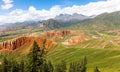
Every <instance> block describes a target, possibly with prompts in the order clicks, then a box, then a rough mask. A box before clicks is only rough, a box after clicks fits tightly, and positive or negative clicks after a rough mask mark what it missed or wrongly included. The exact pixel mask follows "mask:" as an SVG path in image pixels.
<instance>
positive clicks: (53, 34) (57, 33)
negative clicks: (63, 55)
mask: <svg viewBox="0 0 120 72" xmlns="http://www.w3.org/2000/svg"><path fill="white" fill-rule="evenodd" d="M69 34H71V31H70V30H63V31H47V32H46V33H45V36H46V37H47V38H53V40H60V39H63V36H65V35H69Z"/></svg>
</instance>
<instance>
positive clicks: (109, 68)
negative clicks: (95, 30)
mask: <svg viewBox="0 0 120 72" xmlns="http://www.w3.org/2000/svg"><path fill="white" fill-rule="evenodd" d="M84 56H86V57H87V60H88V65H87V67H88V72H93V68H94V67H95V66H98V67H99V68H100V70H101V72H119V70H120V50H112V49H109V50H108V49H95V48H78V47H76V46H74V45H72V46H64V45H59V46H58V47H57V48H55V49H54V50H53V51H50V52H49V53H48V54H47V59H48V60H52V62H53V63H54V64H56V63H59V62H60V61H61V60H65V61H66V62H67V64H69V63H70V62H73V61H80V60H81V59H82V58H83V57H84Z"/></svg>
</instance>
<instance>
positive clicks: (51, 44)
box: [36, 37, 57, 50]
mask: <svg viewBox="0 0 120 72" xmlns="http://www.w3.org/2000/svg"><path fill="white" fill-rule="evenodd" d="M36 42H37V43H38V45H39V47H40V48H45V49H46V50H50V49H52V48H54V47H55V46H56V45H57V44H56V43H55V42H54V41H52V40H49V39H47V38H45V37H39V38H37V40H36ZM44 44H45V45H44ZM44 46H45V47H44Z"/></svg>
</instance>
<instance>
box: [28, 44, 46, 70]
mask: <svg viewBox="0 0 120 72" xmlns="http://www.w3.org/2000/svg"><path fill="white" fill-rule="evenodd" d="M28 57H29V61H28V62H29V64H28V70H29V72H43V71H44V70H43V69H44V64H45V62H46V60H45V51H44V48H43V49H40V47H39V46H38V45H37V42H34V44H33V48H32V50H31V52H30V53H29V55H28Z"/></svg>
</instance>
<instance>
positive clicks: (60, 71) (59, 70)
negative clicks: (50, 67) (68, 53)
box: [55, 61, 67, 72]
mask: <svg viewBox="0 0 120 72" xmlns="http://www.w3.org/2000/svg"><path fill="white" fill-rule="evenodd" d="M66 70H67V67H66V62H65V61H61V63H59V64H57V65H56V66H55V72H66Z"/></svg>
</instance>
